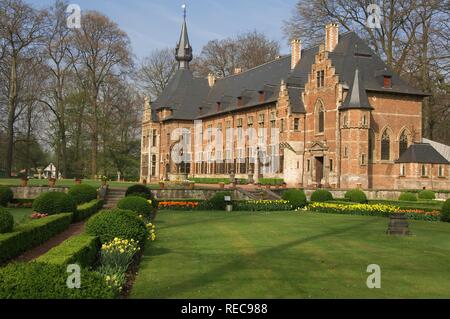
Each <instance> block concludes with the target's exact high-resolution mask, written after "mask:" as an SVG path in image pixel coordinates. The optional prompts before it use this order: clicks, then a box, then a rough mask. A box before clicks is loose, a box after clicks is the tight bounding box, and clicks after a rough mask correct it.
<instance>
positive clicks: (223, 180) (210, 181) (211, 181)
mask: <svg viewBox="0 0 450 319" xmlns="http://www.w3.org/2000/svg"><path fill="white" fill-rule="evenodd" d="M189 181H191V182H194V183H197V184H219V183H224V184H230V183H231V182H230V179H229V178H201V177H198V178H189Z"/></svg>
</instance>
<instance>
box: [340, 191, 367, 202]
mask: <svg viewBox="0 0 450 319" xmlns="http://www.w3.org/2000/svg"><path fill="white" fill-rule="evenodd" d="M344 197H345V199H347V200H349V201H351V202H353V203H360V204H366V203H367V202H368V200H367V196H366V194H365V193H364V192H363V191H362V190H360V189H351V190H349V191H347V192H346V193H345V196H344Z"/></svg>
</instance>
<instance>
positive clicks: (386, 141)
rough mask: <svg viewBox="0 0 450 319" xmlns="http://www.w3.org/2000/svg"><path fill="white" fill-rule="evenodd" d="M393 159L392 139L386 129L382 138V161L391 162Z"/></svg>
mask: <svg viewBox="0 0 450 319" xmlns="http://www.w3.org/2000/svg"><path fill="white" fill-rule="evenodd" d="M390 159H391V137H390V136H389V132H388V130H387V129H386V130H385V131H384V132H383V135H382V136H381V160H382V161H389V160H390Z"/></svg>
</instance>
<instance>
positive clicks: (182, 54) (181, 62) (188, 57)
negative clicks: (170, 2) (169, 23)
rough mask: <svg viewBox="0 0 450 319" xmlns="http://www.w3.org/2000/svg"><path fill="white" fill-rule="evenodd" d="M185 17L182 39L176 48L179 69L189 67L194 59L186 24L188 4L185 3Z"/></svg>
mask: <svg viewBox="0 0 450 319" xmlns="http://www.w3.org/2000/svg"><path fill="white" fill-rule="evenodd" d="M183 9H184V17H183V26H182V28H181V35H180V40H179V41H178V44H177V46H176V49H175V59H176V60H177V61H178V68H179V69H187V70H188V69H189V62H191V61H192V59H193V55H192V47H191V44H190V43H189V35H188V30H187V24H186V5H183Z"/></svg>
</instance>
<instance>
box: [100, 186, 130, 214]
mask: <svg viewBox="0 0 450 319" xmlns="http://www.w3.org/2000/svg"><path fill="white" fill-rule="evenodd" d="M126 192H127V190H126V189H125V188H109V189H108V192H107V194H106V196H105V205H104V206H103V208H104V209H112V208H116V206H117V203H118V202H119V201H120V200H121V199H122V198H124V197H125V193H126Z"/></svg>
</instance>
